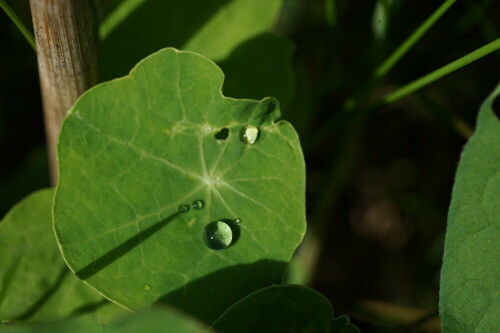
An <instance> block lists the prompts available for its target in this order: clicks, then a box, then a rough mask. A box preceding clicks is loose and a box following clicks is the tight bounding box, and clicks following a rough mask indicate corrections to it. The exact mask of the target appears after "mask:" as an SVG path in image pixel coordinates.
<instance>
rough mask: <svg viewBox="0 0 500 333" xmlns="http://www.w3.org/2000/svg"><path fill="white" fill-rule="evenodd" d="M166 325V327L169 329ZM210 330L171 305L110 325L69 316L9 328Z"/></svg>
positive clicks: (122, 332) (100, 332)
mask: <svg viewBox="0 0 500 333" xmlns="http://www.w3.org/2000/svg"><path fill="white" fill-rule="evenodd" d="M166 329H167V330H166ZM167 331H168V332H175V333H201V332H209V329H208V328H207V327H204V326H203V325H202V324H200V323H198V322H196V321H195V320H193V319H192V318H189V317H186V316H184V315H181V314H180V313H177V312H176V311H173V310H171V309H158V308H156V309H149V310H148V311H147V312H141V313H138V314H135V315H133V316H130V317H128V318H125V319H123V320H122V321H120V322H117V323H114V324H112V325H108V326H101V325H99V324H97V323H95V322H91V321H88V320H82V319H67V320H61V321H56V322H48V323H42V324H37V325H31V326H24V327H19V328H14V329H9V330H8V332H17V333H30V332H36V333H43V332H47V333H66V332H72V333H80V332H81V333H94V332H95V333H136V332H167Z"/></svg>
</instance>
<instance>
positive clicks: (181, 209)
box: [179, 205, 189, 213]
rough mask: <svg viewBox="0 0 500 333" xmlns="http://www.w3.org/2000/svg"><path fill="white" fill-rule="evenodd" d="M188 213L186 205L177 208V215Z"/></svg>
mask: <svg viewBox="0 0 500 333" xmlns="http://www.w3.org/2000/svg"><path fill="white" fill-rule="evenodd" d="M188 211H189V206H188V205H182V206H179V213H187V212H188Z"/></svg>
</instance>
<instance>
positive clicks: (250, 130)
mask: <svg viewBox="0 0 500 333" xmlns="http://www.w3.org/2000/svg"><path fill="white" fill-rule="evenodd" d="M258 137H259V129H258V128H257V127H255V126H251V125H248V126H245V127H243V128H242V129H241V130H240V140H241V142H243V143H248V144H253V143H255V141H257V139H258Z"/></svg>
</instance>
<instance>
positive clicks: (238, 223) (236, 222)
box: [234, 217, 241, 225]
mask: <svg viewBox="0 0 500 333" xmlns="http://www.w3.org/2000/svg"><path fill="white" fill-rule="evenodd" d="M240 223H241V219H240V218H239V217H238V218H237V219H236V220H234V224H235V225H240Z"/></svg>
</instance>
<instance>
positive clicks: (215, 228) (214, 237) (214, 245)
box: [203, 221, 233, 250]
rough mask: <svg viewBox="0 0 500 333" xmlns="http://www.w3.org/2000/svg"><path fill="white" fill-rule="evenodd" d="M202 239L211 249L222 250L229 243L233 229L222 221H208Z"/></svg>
mask: <svg viewBox="0 0 500 333" xmlns="http://www.w3.org/2000/svg"><path fill="white" fill-rule="evenodd" d="M203 240H204V241H205V244H206V245H207V246H208V247H209V248H211V249H212V250H222V249H225V248H227V247H228V246H229V245H231V242H232V241H233V231H232V230H231V227H230V226H229V225H228V224H227V223H226V222H224V221H214V222H210V223H209V224H207V225H206V227H205V229H204V230H203Z"/></svg>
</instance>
